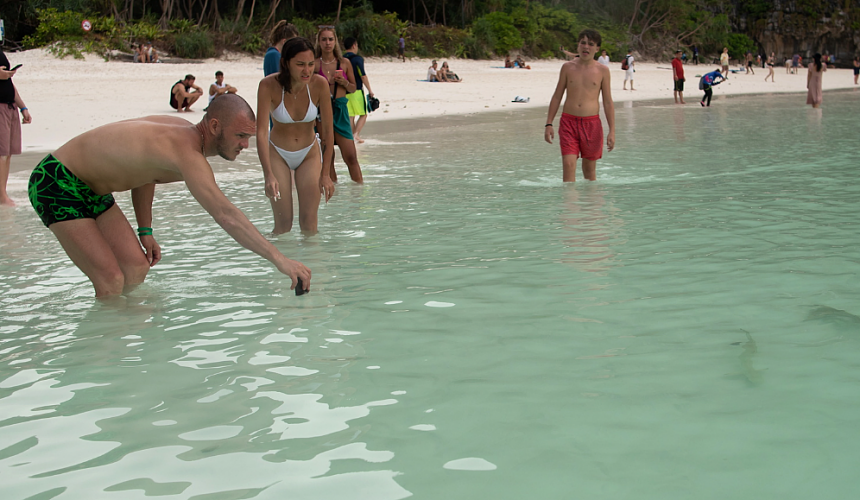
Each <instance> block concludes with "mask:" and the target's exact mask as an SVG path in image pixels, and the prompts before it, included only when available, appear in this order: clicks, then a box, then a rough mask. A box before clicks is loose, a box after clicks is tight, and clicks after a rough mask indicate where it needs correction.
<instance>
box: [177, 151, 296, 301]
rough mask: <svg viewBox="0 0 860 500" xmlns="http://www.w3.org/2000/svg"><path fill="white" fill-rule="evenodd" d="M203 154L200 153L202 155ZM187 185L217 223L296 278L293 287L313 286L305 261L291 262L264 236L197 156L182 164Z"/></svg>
mask: <svg viewBox="0 0 860 500" xmlns="http://www.w3.org/2000/svg"><path fill="white" fill-rule="evenodd" d="M198 154H199V153H198ZM179 165H181V167H180V169H181V170H182V175H183V178H184V179H185V185H186V186H188V190H189V191H191V194H192V196H194V198H195V199H196V200H197V201H198V202H199V203H200V205H201V206H202V207H203V208H204V209H205V210H206V211H207V212H209V215H211V216H212V218H214V219H215V222H217V223H218V225H219V226H221V227H222V228H224V230H225V231H226V232H227V234H229V235H230V236H231V237H232V238H233V239H234V240H236V242H237V243H239V244H240V245H242V246H243V247H245V248H247V249H248V250H250V251H252V252H254V253H256V254H257V255H259V256H260V257H263V258H264V259H266V260H268V261H269V262H271V263H272V264H274V266H275V267H276V268H277V269H278V271H280V272H281V273H283V274H286V275H287V276H289V277H290V278H291V279H292V285H291V286H290V288H291V289H292V288H295V287H296V284H297V283H298V282H297V280H296V278H301V279H302V281H303V282H304V284H305V287H306V288H307V287H309V286H310V281H311V270H310V269H308V268H307V267H306V266H305V265H304V264H302V263H301V262H298V261H295V260H291V259H288V258H287V257H285V256H284V254H282V253H281V252H279V251H278V249H277V248H275V246H274V245H272V244H271V243H269V241H268V240H267V239H266V238H264V237H263V235H262V234H260V231H258V230H257V228H256V227H255V226H254V224H252V223H251V221H250V220H248V218H247V217H245V214H244V213H242V211H241V210H239V209H238V208H236V206H235V205H233V204H232V203H230V200H228V199H227V197H226V196H224V193H223V192H221V190H220V189H219V188H218V185H217V184H216V183H215V175H214V174H213V173H212V169H211V167H210V166H209V164H208V163H207V162H206V160H204V159H203V158H202V156H196V158H195V157H191V158H186V159H184V160H183V161H181V162H179Z"/></svg>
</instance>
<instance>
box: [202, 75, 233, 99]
mask: <svg viewBox="0 0 860 500" xmlns="http://www.w3.org/2000/svg"><path fill="white" fill-rule="evenodd" d="M236 92H237V90H236V87H234V86H232V85H230V84H227V83H224V72H223V71H216V72H215V83H213V84H212V85H210V86H209V102H210V103H211V102H212V99H215V98H216V97H218V96H219V95H224V94H235V93H236Z"/></svg>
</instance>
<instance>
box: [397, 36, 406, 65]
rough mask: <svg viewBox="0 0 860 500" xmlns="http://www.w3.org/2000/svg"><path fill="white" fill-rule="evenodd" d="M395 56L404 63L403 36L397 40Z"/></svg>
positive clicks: (404, 44) (404, 45)
mask: <svg viewBox="0 0 860 500" xmlns="http://www.w3.org/2000/svg"><path fill="white" fill-rule="evenodd" d="M397 54H398V55H399V56H400V59H401V60H402V61H403V62H406V40H405V39H404V38H403V36H401V37H400V38H399V39H398V40H397Z"/></svg>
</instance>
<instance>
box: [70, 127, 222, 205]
mask: <svg viewBox="0 0 860 500" xmlns="http://www.w3.org/2000/svg"><path fill="white" fill-rule="evenodd" d="M202 140H203V137H202V135H201V133H200V131H199V130H197V127H196V126H195V125H193V124H191V123H190V122H188V121H187V120H183V119H182V118H178V117H168V116H147V117H143V118H136V119H133V120H126V121H122V122H117V123H111V124H108V125H103V126H101V127H98V128H96V129H93V130H91V131H89V132H86V133H84V134H81V135H79V136H77V137H75V138H74V139H72V140H71V141H69V142H67V143H66V144H65V145H63V146H62V147H60V149H58V150H57V151H56V152H55V153H54V157H55V158H57V160H59V161H60V162H62V163H63V164H64V165H66V168H68V169H69V170H71V171H72V172H73V173H74V174H75V175H77V176H78V177H80V178H81V180H83V181H84V182H85V183H86V184H87V185H88V186H90V187H91V188H92V189H93V191H94V192H95V193H97V194H107V193H114V192H118V191H128V190H130V189H133V188H136V187H140V186H143V185H145V184H150V183H155V184H164V183H168V182H178V181H181V180H183V176H182V169H181V166H185V165H191V164H194V163H198V164H199V161H200V160H204V161H205V158H204V157H203V153H202V149H201V146H202ZM195 156H196V157H197V158H196V161H191V158H190V157H195ZM117 165H122V167H123V168H117ZM207 167H208V162H207Z"/></svg>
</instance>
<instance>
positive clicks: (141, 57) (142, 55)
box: [131, 43, 146, 63]
mask: <svg viewBox="0 0 860 500" xmlns="http://www.w3.org/2000/svg"><path fill="white" fill-rule="evenodd" d="M131 48H132V50H133V51H134V62H136V63H143V62H146V52H145V51H144V50H143V44H142V43H139V44H137V46H134V45H132V47H131Z"/></svg>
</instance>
